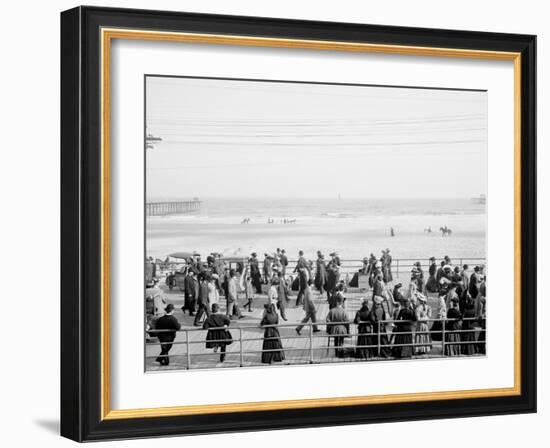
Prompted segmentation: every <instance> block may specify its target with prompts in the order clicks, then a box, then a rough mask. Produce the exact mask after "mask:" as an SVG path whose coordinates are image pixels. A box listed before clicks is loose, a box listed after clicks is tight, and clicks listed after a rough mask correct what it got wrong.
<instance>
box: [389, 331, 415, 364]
mask: <svg viewBox="0 0 550 448" xmlns="http://www.w3.org/2000/svg"><path fill="white" fill-rule="evenodd" d="M393 343H394V344H397V345H399V344H412V343H413V335H412V334H403V333H400V332H397V333H395V339H394V340H393ZM392 354H393V356H395V357H396V358H410V357H411V356H412V355H413V347H412V345H408V346H405V345H403V346H400V347H393V349H392Z"/></svg>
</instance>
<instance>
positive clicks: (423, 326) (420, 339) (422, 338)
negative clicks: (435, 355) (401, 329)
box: [415, 322, 432, 354]
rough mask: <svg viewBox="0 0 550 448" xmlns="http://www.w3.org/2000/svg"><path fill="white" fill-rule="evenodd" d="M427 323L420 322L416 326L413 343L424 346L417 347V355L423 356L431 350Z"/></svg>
mask: <svg viewBox="0 0 550 448" xmlns="http://www.w3.org/2000/svg"><path fill="white" fill-rule="evenodd" d="M428 331H429V328H428V323H427V322H421V323H420V324H419V325H418V329H417V330H416V335H415V343H416V344H424V345H417V346H416V347H415V348H416V353H419V354H425V353H430V351H431V349H432V338H431V336H430V334H429V333H427V332H428Z"/></svg>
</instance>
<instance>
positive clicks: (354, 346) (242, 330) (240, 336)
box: [145, 318, 486, 370]
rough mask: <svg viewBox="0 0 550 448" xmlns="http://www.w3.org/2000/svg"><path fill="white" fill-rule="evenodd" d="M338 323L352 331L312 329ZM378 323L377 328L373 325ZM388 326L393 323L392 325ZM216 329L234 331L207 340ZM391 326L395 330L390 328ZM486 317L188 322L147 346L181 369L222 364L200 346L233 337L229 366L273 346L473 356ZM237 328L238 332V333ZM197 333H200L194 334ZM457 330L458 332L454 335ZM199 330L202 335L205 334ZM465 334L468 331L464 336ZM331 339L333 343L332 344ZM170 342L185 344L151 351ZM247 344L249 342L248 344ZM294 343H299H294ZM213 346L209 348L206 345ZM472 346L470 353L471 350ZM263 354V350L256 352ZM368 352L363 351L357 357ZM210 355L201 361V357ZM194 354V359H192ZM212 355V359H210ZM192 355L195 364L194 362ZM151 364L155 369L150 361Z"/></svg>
mask: <svg viewBox="0 0 550 448" xmlns="http://www.w3.org/2000/svg"><path fill="white" fill-rule="evenodd" d="M457 321H460V322H471V323H472V324H478V325H475V326H474V325H472V328H469V329H462V328H458V329H449V324H451V323H453V322H457ZM419 322H421V323H430V322H431V323H432V324H434V323H436V322H439V323H440V324H441V329H440V330H439V329H438V330H432V329H428V330H419V329H413V330H412V331H395V328H396V327H397V326H399V325H403V324H409V325H412V326H417V325H418V323H419ZM297 325H300V326H302V327H304V328H309V331H308V334H306V335H304V334H294V333H292V334H290V335H288V334H285V335H283V334H280V336H275V337H268V338H265V337H263V336H257V333H261V332H263V331H264V330H265V329H266V328H270V327H271V328H276V329H277V330H284V329H287V328H295V327H296V326H297ZM339 325H346V326H349V328H350V331H349V334H329V333H327V332H319V333H315V332H314V331H313V327H314V326H326V327H327V328H328V327H331V326H332V327H333V328H334V327H336V326H339ZM361 325H364V326H367V327H370V329H371V331H370V332H361V333H359V331H358V327H359V326H361ZM375 327H376V328H375ZM388 328H391V329H390V331H388ZM216 330H228V331H230V332H231V333H232V336H231V339H214V340H208V339H207V338H206V337H204V335H205V334H207V333H208V331H216ZM392 330H393V331H392ZM485 331H486V330H485V318H463V319H427V320H422V321H404V320H381V321H376V322H371V321H365V322H358V323H355V322H330V323H329V322H315V323H314V322H308V323H300V322H296V323H292V324H290V323H285V324H276V325H264V326H258V325H248V326H245V325H243V326H235V327H231V326H229V327H219V328H208V329H203V328H190V329H181V330H178V331H177V332H175V333H178V334H182V333H183V334H185V336H184V337H183V340H174V341H172V342H147V341H146V349H147V347H149V350H148V351H149V352H150V353H148V354H146V356H145V357H146V360H150V359H153V358H156V359H162V358H164V357H166V358H171V359H176V363H172V368H174V367H176V368H179V369H201V368H212V367H219V364H218V361H216V359H217V357H218V356H219V355H220V354H221V352H217V353H216V352H213V351H210V349H204V351H201V350H200V345H201V344H202V346H203V347H204V346H205V344H206V343H207V342H211V343H212V342H214V343H230V344H229V345H228V346H227V347H230V346H232V345H233V344H234V343H235V342H237V343H238V348H236V349H235V348H234V347H235V346H233V348H232V349H231V350H224V353H225V363H226V365H227V366H228V367H244V366H254V365H260V364H261V363H262V359H261V355H263V354H264V353H270V352H284V354H285V357H286V356H287V355H288V354H289V353H291V354H292V353H296V354H297V355H298V356H297V357H296V356H295V357H294V359H288V358H286V359H285V361H284V362H283V364H307V363H309V364H314V363H328V362H334V359H333V358H332V357H331V356H329V354H330V350H331V349H332V350H334V351H335V353H334V354H335V356H336V351H338V350H340V351H343V352H345V353H344V354H345V355H346V357H345V358H338V361H339V362H341V361H342V360H343V359H345V360H347V361H353V360H356V361H369V360H370V361H375V360H380V359H384V358H386V359H388V358H391V359H395V358H400V357H407V358H410V357H419V356H422V357H426V356H428V357H448V356H475V355H483V354H485V351H486V341H485ZM151 332H155V333H156V334H159V333H163V332H167V333H170V332H171V333H174V330H151V331H150V333H151ZM247 332H248V333H250V332H252V333H253V335H252V337H246V336H247V335H246V333H247ZM235 334H236V335H237V336H235ZM194 335H197V337H194ZM426 335H428V336H429V338H428V339H427V340H420V339H419V337H421V336H426ZM434 335H440V336H441V340H440V341H439V340H437V341H436V340H433V339H432V336H434ZM454 335H457V336H458V337H456V336H454ZM200 336H203V337H202V338H201V337H200ZM403 336H408V338H407V339H410V341H409V340H407V341H406V342H404V343H399V342H396V339H397V338H398V337H400V338H401V337H403ZM466 336H467V337H466ZM361 337H364V338H367V339H366V340H368V342H369V343H368V344H364V343H363V344H359V343H358V339H359V338H361ZM324 338H327V343H326V344H324V343H323V341H320V342H319V344H316V342H317V341H318V340H320V339H324ZM338 338H340V341H342V340H343V341H345V343H344V344H343V345H341V346H336V345H335V344H336V339H338ZM270 340H279V341H280V342H281V346H282V348H275V349H264V348H263V346H260V347H258V346H259V345H260V343H262V345H263V343H264V342H265V341H270ZM331 340H332V341H333V345H332V346H331ZM282 341H286V342H288V341H298V345H299V344H300V343H301V341H304V343H303V346H300V347H296V346H292V345H288V344H283V343H282ZM163 345H170V346H176V347H184V351H183V352H181V351H180V352H178V353H169V354H168V355H160V354H159V353H158V351H157V352H156V353H152V350H153V348H154V347H158V350H160V348H161V346H163ZM247 345H248V347H246V346H247ZM285 345H287V346H286V347H285ZM294 345H296V344H294ZM469 345H473V346H474V347H473V349H470V350H467V349H466V347H467V346H469ZM194 347H199V348H198V349H197V350H194ZM407 347H408V348H410V350H411V352H410V353H407V354H406V355H405V356H400V355H399V350H396V349H398V348H407ZM421 347H423V348H425V347H430V348H432V349H434V350H430V354H428V353H424V352H421V351H420V352H419V351H418V350H417V349H418V348H421ZM206 350H209V351H206ZM358 350H367V352H366V353H362V354H361V353H360V352H358ZM469 352H471V353H469ZM258 355H260V356H258ZM359 355H361V356H366V358H365V357H359ZM201 357H202V358H204V357H206V358H207V361H200V360H199V361H197V358H201ZM193 358H195V359H193ZM208 358H210V359H208ZM212 358H216V359H212ZM193 361H194V362H195V364H193ZM147 370H151V368H150V367H149V366H148V368H147Z"/></svg>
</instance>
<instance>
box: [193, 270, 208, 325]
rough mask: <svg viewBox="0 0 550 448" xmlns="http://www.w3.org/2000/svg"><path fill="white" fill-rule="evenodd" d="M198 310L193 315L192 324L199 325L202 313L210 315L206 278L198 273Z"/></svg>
mask: <svg viewBox="0 0 550 448" xmlns="http://www.w3.org/2000/svg"><path fill="white" fill-rule="evenodd" d="M197 304H198V310H197V315H196V316H195V322H194V325H195V326H196V327H198V326H200V321H201V318H202V315H203V314H205V313H206V317H208V316H210V304H209V303H208V278H207V277H206V276H205V275H203V274H200V275H199V298H198V301H197Z"/></svg>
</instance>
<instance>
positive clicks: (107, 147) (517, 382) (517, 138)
mask: <svg viewBox="0 0 550 448" xmlns="http://www.w3.org/2000/svg"><path fill="white" fill-rule="evenodd" d="M113 39H128V40H148V41H165V42H185V43H201V44H213V45H238V46H254V47H274V48H296V49H311V50H325V51H345V52H357V53H383V54H398V55H413V56H434V57H455V58H469V59H490V60H504V61H513V63H514V273H515V274H514V275H515V278H514V285H515V287H514V312H515V323H514V386H513V387H507V388H494V389H474V390H460V391H442V392H421V393H406V394H391V395H369V396H355V397H337V398H314V399H304V400H282V401H263V402H246V403H229V404H212V405H190V406H172V407H160V408H142V409H111V407H110V402H111V388H110V378H111V369H110V356H111V350H110V176H111V170H110V156H111V144H110V126H111V116H110V106H111V104H110V99H111V95H110V62H111V59H110V57H111V56H110V54H111V53H110V50H111V41H112V40H113ZM101 92H102V94H101V263H102V266H101V282H102V286H101V341H100V343H101V397H100V399H101V406H100V408H101V419H102V420H114V419H128V418H143V417H167V416H183V415H199V414H214V413H228V412H246V411H267V410H284V409H306V408H317V407H334V406H350V405H365V404H382V403H405V402H421V401H432V400H451V399H466V398H482V397H502V396H512V395H520V394H521V363H520V362H521V319H520V316H521V300H520V294H521V266H520V260H521V53H515V52H500V51H484V50H466V49H458V48H437V47H418V46H404V45H385V44H369V43H354V42H335V41H322V40H305V39H279V38H264V37H250V36H231V35H217V34H197V33H176V32H160V31H144V30H136V29H118V28H102V29H101Z"/></svg>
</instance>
